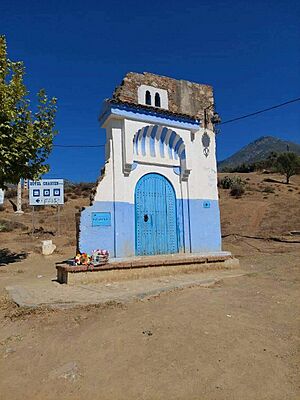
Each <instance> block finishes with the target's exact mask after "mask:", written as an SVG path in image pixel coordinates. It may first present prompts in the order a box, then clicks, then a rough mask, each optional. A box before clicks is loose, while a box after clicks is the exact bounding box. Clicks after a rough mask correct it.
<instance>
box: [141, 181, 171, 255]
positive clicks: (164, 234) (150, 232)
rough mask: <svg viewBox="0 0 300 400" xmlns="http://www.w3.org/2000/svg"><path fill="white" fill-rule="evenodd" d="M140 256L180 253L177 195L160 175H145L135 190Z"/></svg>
mask: <svg viewBox="0 0 300 400" xmlns="http://www.w3.org/2000/svg"><path fill="white" fill-rule="evenodd" d="M135 226H136V235H135V238H136V254H137V255H154V254H169V253H177V252H178V237H177V219H176V196H175V192H174V189H173V187H172V185H171V183H170V182H169V181H168V180H167V179H166V178H164V177H163V176H162V175H159V174H147V175H144V176H143V177H142V178H141V179H140V180H139V181H138V183H137V185H136V188H135Z"/></svg>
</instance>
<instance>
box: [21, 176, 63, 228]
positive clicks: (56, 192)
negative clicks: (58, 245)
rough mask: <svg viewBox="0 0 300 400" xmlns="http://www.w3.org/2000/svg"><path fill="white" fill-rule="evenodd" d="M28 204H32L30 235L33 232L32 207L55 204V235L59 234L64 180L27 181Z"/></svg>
mask: <svg viewBox="0 0 300 400" xmlns="http://www.w3.org/2000/svg"><path fill="white" fill-rule="evenodd" d="M28 186H29V205H31V206H32V235H33V234H34V230H35V227H34V207H35V206H56V214H57V230H56V232H57V235H58V236H59V235H60V204H64V180H63V179H41V180H39V181H29V182H28Z"/></svg>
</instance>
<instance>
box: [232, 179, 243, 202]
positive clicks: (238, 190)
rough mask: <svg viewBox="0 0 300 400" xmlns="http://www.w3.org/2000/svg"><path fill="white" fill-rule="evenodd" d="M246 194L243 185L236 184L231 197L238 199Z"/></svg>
mask: <svg viewBox="0 0 300 400" xmlns="http://www.w3.org/2000/svg"><path fill="white" fill-rule="evenodd" d="M244 193H245V188H244V185H243V183H239V182H235V183H233V184H232V186H231V190H230V195H231V196H234V197H236V198H238V197H241V196H242V195H243V194H244Z"/></svg>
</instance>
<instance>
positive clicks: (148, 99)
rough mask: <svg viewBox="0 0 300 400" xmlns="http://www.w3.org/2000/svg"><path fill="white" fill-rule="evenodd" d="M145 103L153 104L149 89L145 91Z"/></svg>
mask: <svg viewBox="0 0 300 400" xmlns="http://www.w3.org/2000/svg"><path fill="white" fill-rule="evenodd" d="M145 104H147V105H148V106H151V93H150V92H149V90H146V93H145Z"/></svg>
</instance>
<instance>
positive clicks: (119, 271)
mask: <svg viewBox="0 0 300 400" xmlns="http://www.w3.org/2000/svg"><path fill="white" fill-rule="evenodd" d="M238 267H239V261H238V260H237V259H236V258H234V257H232V255H231V253H229V252H220V253H217V254H168V255H159V256H144V257H131V258H123V259H112V260H110V261H109V262H108V263H106V264H104V265H100V266H95V267H94V266H91V265H90V266H87V265H78V266H71V265H67V264H57V266H56V269H57V281H58V282H59V283H88V282H96V281H106V280H108V281H110V280H118V279H136V278H141V277H152V276H158V275H170V274H176V273H185V272H200V271H207V270H209V269H233V268H238Z"/></svg>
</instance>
